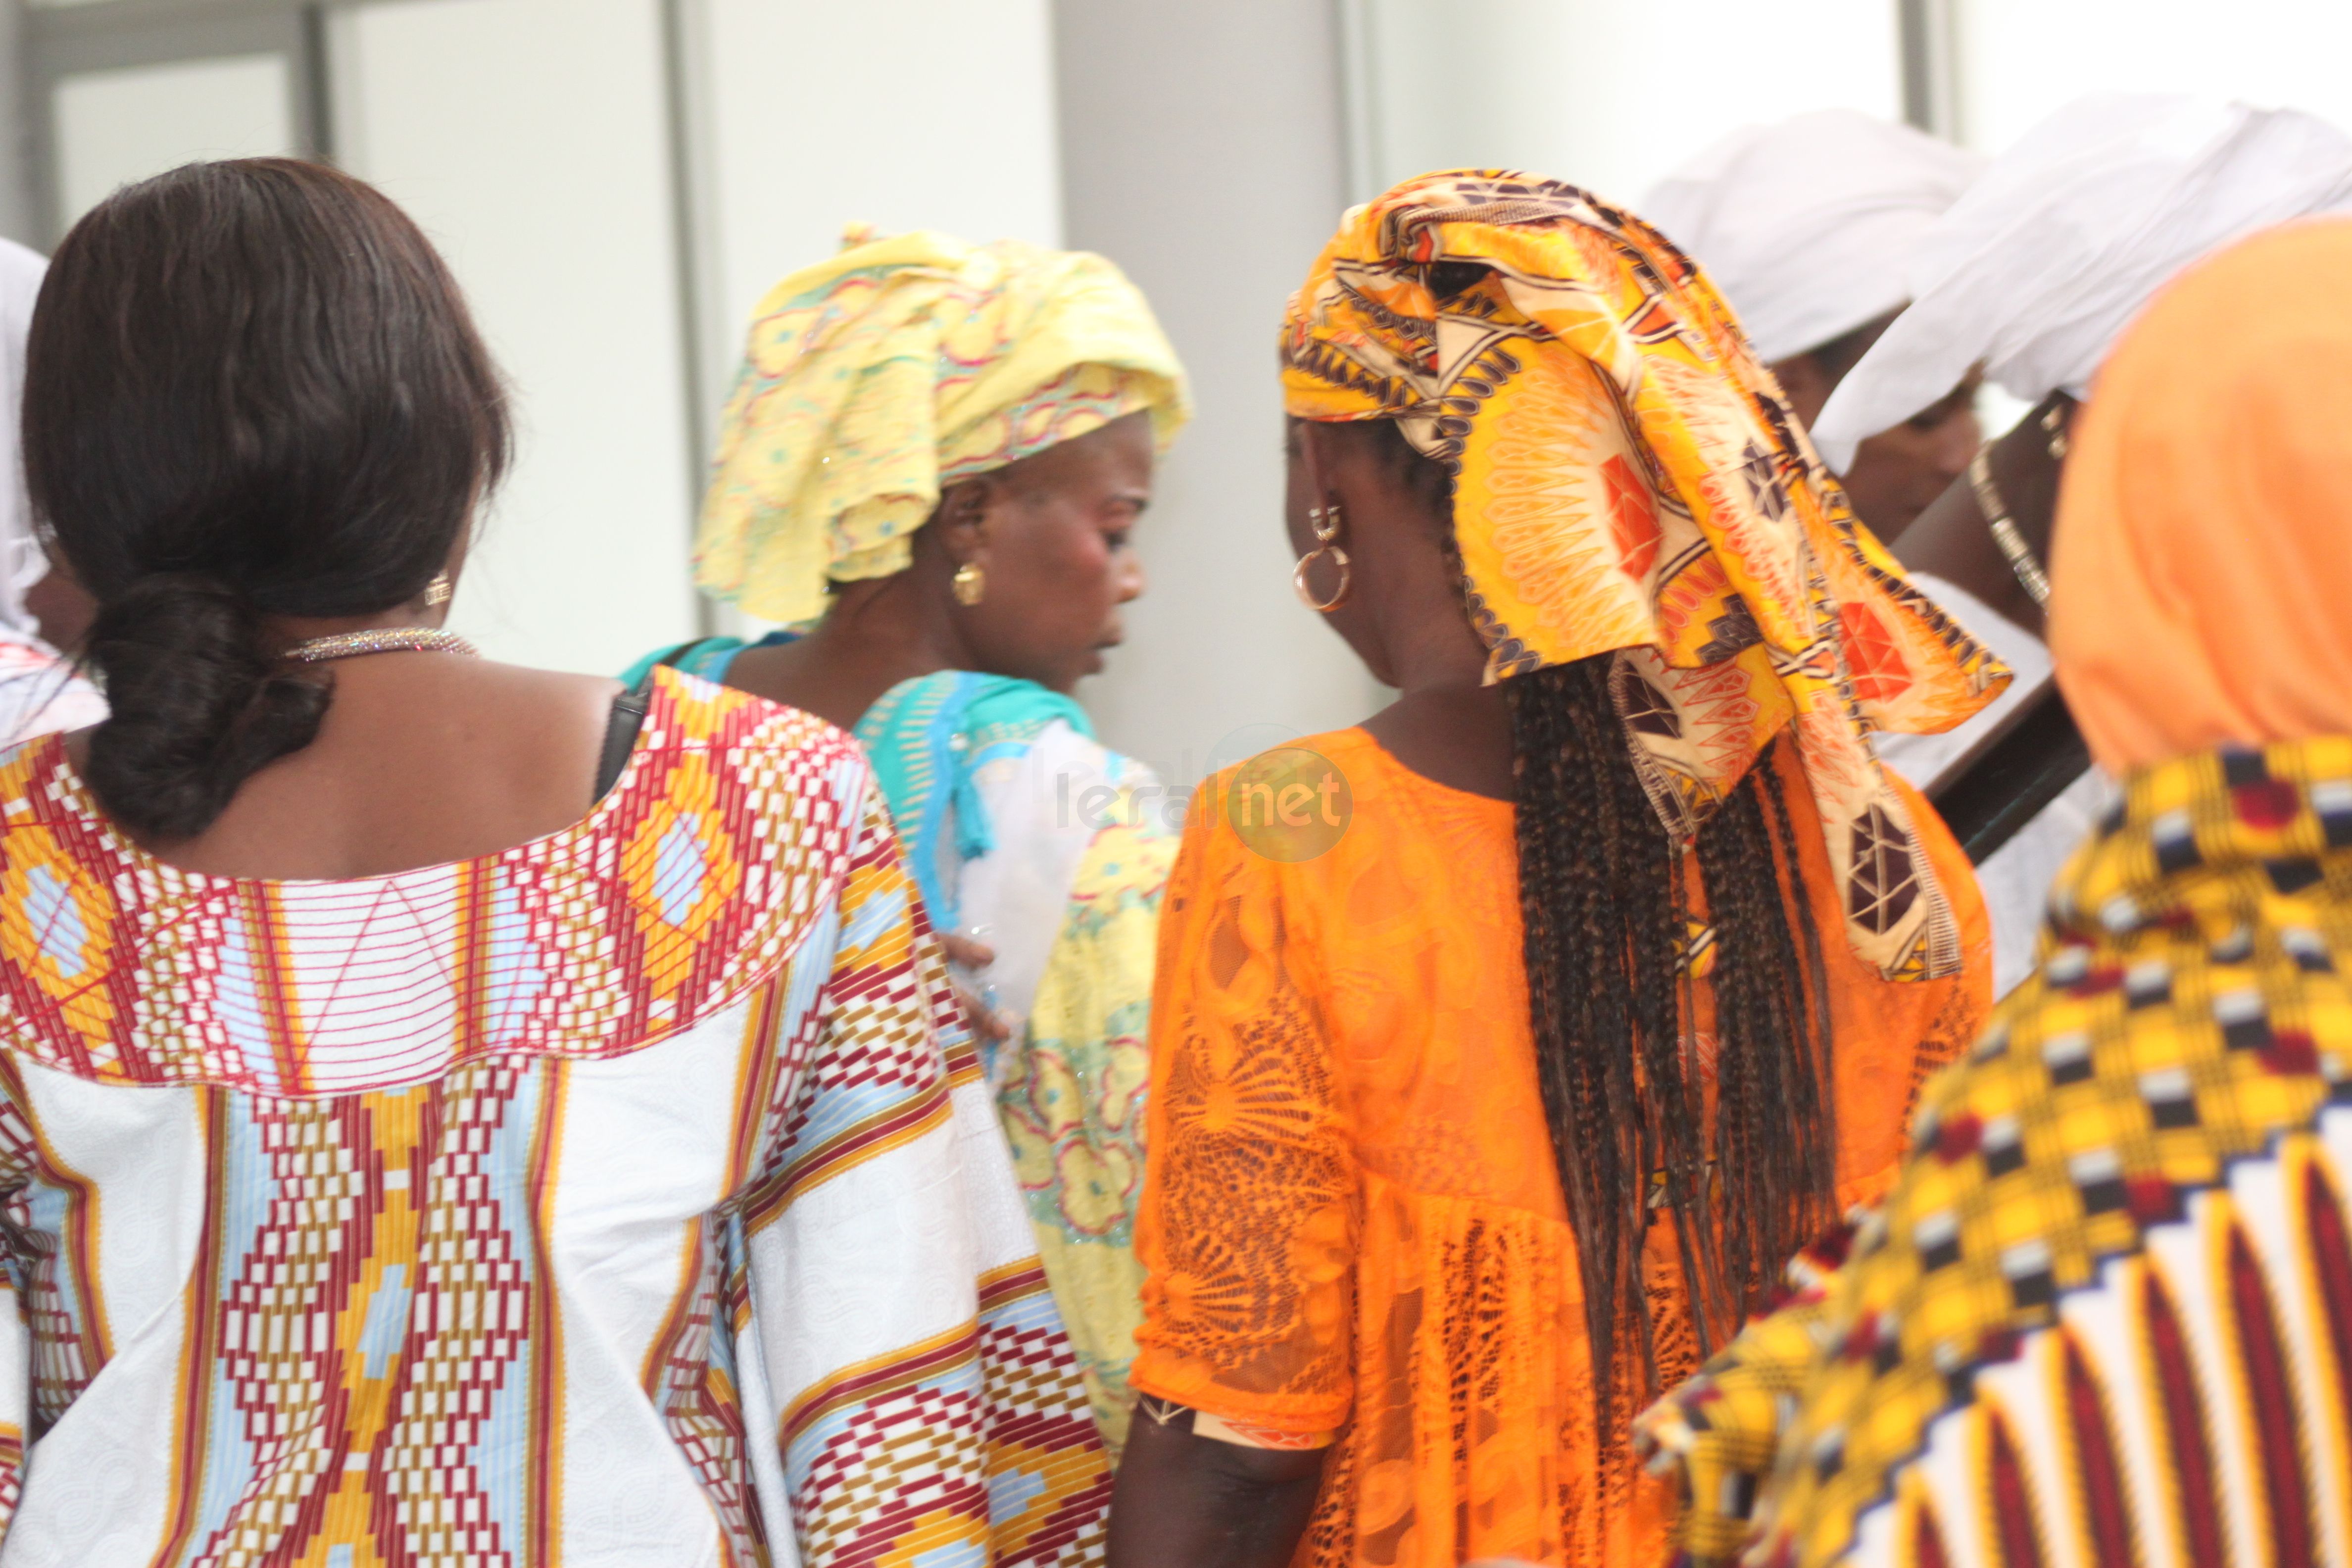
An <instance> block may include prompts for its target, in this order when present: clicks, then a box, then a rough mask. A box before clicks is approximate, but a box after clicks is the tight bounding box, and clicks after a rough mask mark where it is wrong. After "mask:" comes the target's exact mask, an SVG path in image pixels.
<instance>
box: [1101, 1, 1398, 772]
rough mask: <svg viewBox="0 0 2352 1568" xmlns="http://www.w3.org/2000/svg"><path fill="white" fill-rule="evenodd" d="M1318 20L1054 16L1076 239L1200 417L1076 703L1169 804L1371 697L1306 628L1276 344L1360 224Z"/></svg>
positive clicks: (1376, 700)
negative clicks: (1306, 288) (1163, 337)
mask: <svg viewBox="0 0 2352 1568" xmlns="http://www.w3.org/2000/svg"><path fill="white" fill-rule="evenodd" d="M1335 22H1336V18H1335V16H1334V15H1333V8H1332V7H1331V6H1329V5H1309V4H1305V3H1304V0H1286V3H1284V4H1269V3H1268V0H1185V3H1184V4H1182V5H1169V4H1166V3H1165V0H1059V3H1058V5H1056V8H1055V26H1056V47H1057V52H1058V57H1059V58H1058V69H1059V75H1060V80H1061V98H1062V158H1063V163H1064V167H1065V168H1066V171H1067V175H1068V178H1067V184H1066V200H1067V204H1068V205H1067V212H1068V224H1069V238H1070V243H1071V244H1072V245H1075V246H1079V247H1085V248H1087V249H1089V250H1098V251H1101V252H1103V253H1104V254H1105V255H1107V256H1108V257H1109V258H1111V259H1112V260H1114V261H1116V262H1118V264H1119V265H1120V266H1121V267H1122V268H1126V269H1127V272H1128V274H1129V276H1130V277H1132V278H1133V279H1135V281H1136V282H1137V283H1138V284H1139V285H1140V286H1141V288H1142V289H1143V291H1144V293H1145V294H1146V295H1148V296H1149V297H1150V300H1151V303H1152V306H1153V308H1154V309H1155V310H1157V311H1158V312H1159V314H1160V321H1161V322H1162V323H1163V324H1164V325H1165V326H1166V327H1167V329H1168V334H1169V336H1170V338H1171V339H1172V340H1173V341H1174V342H1175V345H1176V352H1177V353H1179V354H1181V356H1182V357H1183V360H1184V363H1185V366H1186V368H1187V369H1188V370H1189V371H1190V372H1191V373H1192V388H1193V394H1194V396H1195V399H1196V401H1197V403H1198V405H1199V416H1198V417H1197V418H1196V419H1195V420H1194V422H1193V424H1192V428H1191V429H1189V430H1187V431H1186V432H1185V433H1184V435H1183V436H1182V437H1180V438H1179V440H1178V441H1177V444H1176V449H1175V452H1174V454H1173V456H1172V457H1171V459H1170V460H1169V462H1168V463H1167V464H1166V465H1165V466H1164V468H1163V469H1162V471H1161V473H1160V480H1159V498H1158V500H1155V501H1154V503H1153V505H1152V508H1151V511H1150V514H1149V515H1148V516H1146V517H1145V519H1144V521H1143V523H1142V526H1141V527H1140V528H1139V530H1138V531H1137V533H1136V540H1137V545H1138V548H1139V550H1140V551H1141V552H1142V556H1143V563H1144V569H1145V572H1146V574H1147V576H1148V579H1149V583H1150V586H1149V589H1148V591H1147V593H1146V595H1145V596H1144V597H1143V598H1142V599H1141V600H1139V601H1138V602H1137V603H1136V604H1135V605H1131V606H1130V607H1129V611H1128V614H1127V628H1128V641H1127V646H1126V647H1121V648H1119V649H1118V650H1116V651H1115V652H1114V653H1112V654H1111V656H1110V661H1109V662H1110V668H1109V670H1108V673H1107V674H1105V675H1103V676H1101V677H1100V678H1098V679H1095V680H1091V681H1088V682H1087V685H1086V687H1085V688H1084V689H1082V691H1081V692H1080V696H1081V699H1082V700H1084V701H1085V702H1086V703H1087V706H1088V708H1090V709H1091V710H1093V711H1094V714H1095V717H1096V720H1097V723H1098V724H1099V726H1100V728H1101V731H1102V734H1103V738H1104V740H1105V742H1106V743H1108V744H1109V745H1112V746H1115V747H1118V748H1119V749H1120V750H1123V751H1126V752H1129V753H1131V754H1133V755H1136V756H1139V757H1142V758H1144V759H1145V760H1147V761H1149V762H1150V763H1152V764H1153V765H1154V766H1156V767H1158V768H1159V769H1160V772H1161V773H1162V775H1163V776H1165V777H1167V778H1168V780H1169V782H1171V783H1174V784H1191V783H1192V782H1194V781H1195V780H1196V779H1198V778H1199V777H1200V776H1201V775H1202V773H1204V772H1206V771H1208V770H1209V769H1211V768H1213V767H1216V766H1221V765H1223V764H1224V763H1231V762H1234V761H1238V760H1239V759H1240V758H1242V757H1244V756H1247V755H1249V754H1251V753H1253V752H1258V751H1262V750H1264V749H1265V748H1266V747H1268V746H1271V745H1276V744H1278V743H1280V742H1283V741H1285V740H1287V739H1289V738H1291V737H1293V736H1296V735H1297V734H1300V733H1303V732H1313V731H1320V730H1327V729H1332V728H1336V727H1338V726H1340V725H1343V724H1349V723H1353V722H1354V721H1357V720H1359V719H1360V718H1362V717H1364V716H1365V715H1366V714H1367V713H1369V712H1370V711H1371V710H1372V709H1374V708H1376V707H1378V706H1379V705H1380V703H1381V693H1380V689H1379V688H1378V687H1377V686H1376V685H1375V684H1374V683H1373V681H1372V679H1371V678H1370V676H1369V675H1367V674H1366V673H1365V672H1364V669H1363V667H1362V666H1361V665H1360V664H1359V663H1358V662H1357V661H1356V659H1355V657H1354V656H1353V655H1352V654H1350V653H1349V652H1348V650H1347V648H1346V647H1344V646H1343V645H1342V644H1341V643H1340V641H1339V638H1338V637H1334V636H1333V635H1332V634H1331V632H1330V629H1329V628H1328V627H1327V626H1324V625H1323V623H1322V617H1320V616H1317V615H1316V614H1315V613H1314V612H1313V611H1311V610H1308V609H1307V608H1306V607H1305V606H1303V605H1300V604H1299V603H1298V601H1297V597H1296V596H1295V595H1293V594H1292V592H1291V587H1290V569H1291V563H1292V555H1291V552H1290V547H1289V545H1288V543H1287V542H1286V540H1285V538H1284V536H1283V526H1282V498H1283V456H1282V436H1283V422H1282V397H1281V389H1280V386H1279V385H1278V384H1277V382H1276V369H1275V338H1276V331H1277V330H1278V329H1279V327H1280V325H1281V321H1282V309H1283V302H1284V300H1286V299H1287V298H1288V297H1289V294H1290V291H1291V290H1292V289H1296V288H1297V287H1298V285H1299V283H1300V282H1301V281H1303V280H1304V279H1305V278H1306V276H1307V267H1308V265H1309V264H1310V263H1312V262H1313V261H1314V259H1315V256H1316V253H1317V252H1318V250H1319V249H1320V248H1321V247H1322V245H1323V242H1324V241H1325V240H1326V239H1327V238H1328V237H1329V236H1330V233H1331V230H1332V228H1333V227H1334V226H1336V225H1337V224H1338V222H1339V213H1340V210H1341V208H1342V207H1343V206H1344V205H1345V204H1346V195H1345V193H1346V181H1347V177H1348V176H1347V174H1346V173H1345V163H1346V159H1345V154H1344V146H1343V122H1342V117H1341V110H1340V100H1339V37H1338V28H1337V26H1336V25H1335Z"/></svg>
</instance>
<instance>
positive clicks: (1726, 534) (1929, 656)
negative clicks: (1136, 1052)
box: [1283, 170, 2007, 979]
mask: <svg viewBox="0 0 2352 1568" xmlns="http://www.w3.org/2000/svg"><path fill="white" fill-rule="evenodd" d="M1439 262H1471V263H1475V264H1476V265H1477V266H1478V267H1479V268H1484V269H1485V270H1484V271H1483V272H1481V273H1479V274H1478V275H1477V279H1478V280H1477V281H1476V282H1475V283H1473V284H1471V285H1470V286H1469V287H1468V288H1467V289H1464V290H1463V291H1462V292H1459V293H1455V294H1452V295H1449V296H1447V297H1445V298H1444V299H1442V300H1441V299H1439V298H1437V297H1435V296H1434V295H1433V293H1432V292H1431V287H1430V268H1431V265H1432V264H1433V263H1439ZM1283 385H1284V390H1285V394H1286V404H1287V405H1288V408H1289V411H1290V412H1291V413H1292V414H1293V415H1295V416H1298V417H1301V418H1306V419H1322V420H1355V419H1393V420H1395V421H1397V423H1398V426H1399V427H1400V428H1401V429H1402V432H1403V434H1404V436H1405V438H1406V439H1407V440H1409V441H1411V442H1412V445H1413V446H1414V447H1416V448H1418V449H1419V450H1420V451H1421V452H1423V454H1425V455H1426V456H1428V457H1430V458H1434V459H1436V460H1437V461H1438V462H1440V463H1441V464H1443V465H1444V467H1445V468H1447V469H1448V470H1449V471H1450V472H1451V473H1452V474H1453V476H1454V537H1455V542H1456V543H1457V545H1458V546H1459V548H1460V551H1461V555H1462V563H1463V566H1464V568H1465V574H1466V576H1467V578H1468V585H1467V591H1468V596H1469V601H1470V613H1471V617H1472V620H1473V622H1474V624H1475V626H1477V628H1478V631H1479V633H1480V635H1481V636H1482V637H1485V639H1486V644H1487V647H1489V648H1490V649H1491V650H1492V654H1491V657H1490V659H1489V663H1488V666H1487V673H1488V679H1506V678H1508V677H1511V676H1515V675H1518V674H1521V673H1523V672H1526V671H1528V670H1532V669H1536V668H1541V667H1543V666H1545V665H1554V664H1565V663H1569V662H1570V661H1572V660H1576V659H1581V658H1589V657H1591V656H1593V655H1596V654H1603V653H1610V652H1615V653H1616V654H1617V655H1618V658H1617V660H1616V664H1615V668H1614V670H1613V672H1612V690H1613V691H1614V694H1615V696H1616V700H1617V707H1618V711H1619V714H1620V715H1621V717H1622V719H1623V720H1624V721H1625V725H1626V731H1627V735H1628V738H1629V741H1630V743H1631V745H1632V750H1633V758H1634V762H1635V764H1636V766H1637V767H1638V768H1639V770H1640V772H1641V773H1642V775H1643V782H1644V784H1645V785H1646V786H1647V787H1648V790H1649V794H1650V798H1651V800H1652V801H1653V803H1654V805H1656V807H1657V810H1658V813H1659V816H1660V818H1661V820H1663V821H1664V823H1665V825H1666V826H1667V830H1668V831H1669V832H1670V833H1673V834H1675V835H1676V836H1677V837H1687V836H1688V835H1689V834H1691V833H1693V832H1695V831H1696V827H1697V826H1698V824H1699V823H1700V822H1701V821H1702V820H1703V819H1704V818H1705V816H1706V815H1707V813H1708V812H1710V811H1711V810H1713V808H1714V807H1715V806H1716V805H1717V804H1718V803H1719V802H1721V801H1722V800H1723V799H1724V798H1725V796H1726V795H1728V793H1729V792H1730V790H1731V789H1732V787H1733V786H1734V785H1735V784H1738V781H1739V779H1740V777H1741V775H1743V774H1744V773H1746V772H1747V771H1748V767H1749V766H1750V764H1752V763H1754V762H1755V760H1756V758H1757V757H1758V756H1759V755H1760V754H1761V752H1763V750H1764V748H1765V746H1766V745H1767V744H1768V743H1769V742H1770V741H1771V740H1772V738H1773V737H1774V736H1775V735H1777V734H1779V733H1780V731H1782V730H1784V729H1789V730H1793V731H1794V732H1795V735H1796V742H1797V746H1798V751H1799V755H1800V757H1801V760H1802V762H1803V763H1804V769H1805V774H1806V777H1807V780H1808V782H1809V783H1810V784H1811V790H1812V795H1813V799H1814V803H1815V805H1816V806H1817V807H1818V809H1819V812H1820V816H1821V827H1822V833H1823V834H1824V835H1825V837H1826V838H1827V841H1828V847H1829V859H1830V864H1831V865H1832V867H1833V868H1836V870H1837V875H1838V879H1839V885H1840V888H1841V889H1842V892H1843V904H1844V909H1843V919H1844V922H1845V927H1846V931H1847V935H1848V938H1849V940H1850V941H1851V942H1852V943H1853V948H1854V951H1855V952H1857V953H1858V954H1860V955H1861V956H1862V957H1863V958H1864V959H1865V960H1866V961H1868V962H1871V963H1874V964H1876V965H1877V967H1878V969H1879V970H1880V972H1881V973H1885V974H1886V975H1887V976H1889V977H1890V978H1898V979H1917V978H1925V977H1927V976H1930V975H1938V974H1944V973H1950V972H1951V971H1952V970H1953V969H1954V968H1956V967H1957V966H1958V963H1959V962H1960V953H1959V946H1958V938H1957V935H1956V931H1955V928H1954V925H1953V921H1952V917H1951V913H1950V910H1949V908H1948V905H1947V903H1946V901H1945V899H1944V897H1943V894H1942V892H1941V890H1940V889H1938V888H1937V885H1936V881H1935V877H1934V873H1933V872H1932V871H1931V870H1930V869H1929V867H1928V863H1927V855H1926V853H1925V851H1924V850H1923V849H1922V848H1921V847H1920V846H1919V843H1918V841H1917V838H1916V834H1915V833H1914V831H1913V827H1912V824H1911V816H1910V811H1909V808H1908V807H1907V806H1906V804H1905V801H1904V798H1903V796H1902V795H1901V793H1900V792H1899V791H1898V790H1897V789H1896V788H1895V786H1894V784H1892V783H1891V782H1890V781H1889V780H1888V778H1887V777H1886V775H1885V773H1882V772H1881V771H1880V769H1879V766H1878V763H1877V762H1876V761H1875V759H1874V758H1873V756H1872V755H1871V751H1870V745H1869V742H1868V741H1867V739H1866V738H1865V736H1866V732H1867V731H1869V730H1870V729H1872V728H1873V727H1876V726H1884V727H1886V728H1889V729H1896V730H1937V729H1942V728H1947V727H1948V726H1950V725H1952V724H1955V723H1958V721H1960V720H1962V719H1964V718H1966V717H1967V716H1968V715H1969V714H1970V713H1972V712H1974V711H1975V710H1977V709H1978V708H1979V707H1981V706H1982V705H1983V704H1984V703H1985V702H1986V701H1988V700H1990V698H1991V697H1992V696H1993V695H1994V694H1995V693H1996V692H1998V691H1999V690H2000V687H2001V686H2003V685H2005V684H2006V682H2007V672H2006V671H2005V670H2003V669H2002V668H2001V667H2000V663H1999V662H1998V661H1997V660H1995V659H1994V658H1992V657H1991V656H1990V654H1988V653H1986V652H1985V651H1984V649H1982V648H1981V647H1978V645H1977V644H1976V643H1975V642H1974V641H1973V640H1972V639H1971V638H1969V636H1968V634H1967V633H1965V632H1964V631H1962V630H1961V629H1960V628H1959V627H1958V626H1956V625H1955V624H1953V623H1952V622H1951V621H1949V620H1948V619H1947V618H1946V617H1945V616H1944V615H1943V614H1942V613H1941V612H1940V611H1938V610H1937V609H1936V607H1935V606H1934V605H1932V604H1931V603H1929V602H1928V601H1927V599H1926V598H1924V597H1923V596H1922V595H1919V594H1917V593H1916V592H1914V591H1913V590H1912V589H1911V588H1910V586H1909V585H1908V584H1906V583H1905V581H1904V580H1903V577H1902V574H1901V572H1900V569H1899V568H1897V567H1896V565H1895V563H1894V561H1893V559H1892V558H1891V557H1890V556H1888V555H1887V553H1886V552H1885V549H1884V547H1882V546H1881V545H1880V544H1879V543H1878V542H1877V541H1876V540H1875V539H1874V538H1872V537H1871V535H1870V533H1869V531H1867V530H1866V529H1864V527H1863V526H1862V525H1861V524H1860V523H1859V522H1857V521H1855V520H1854V517H1853V513H1852V511H1850V510H1848V509H1847V507H1846V504H1845V500H1844V495H1843V492H1842V491H1841V490H1840V489H1838V486H1837V481H1836V480H1835V479H1832V478H1831V477H1830V476H1829V474H1828V473H1827V472H1826V471H1825V470H1824V469H1823V468H1822V467H1821V464H1820V462H1819V460H1818V459H1816V458H1814V456H1813V453H1812V449H1811V447H1809V446H1807V445H1806V443H1805V440H1804V437H1803V436H1802V434H1801V433H1800V432H1799V430H1798V428H1797V426H1796V423H1795V420H1794V418H1793V416H1791V415H1790V412H1789V409H1788V405H1786V404H1785V403H1784V402H1783V401H1782V400H1781V398H1780V393H1779V391H1778V389H1777V388H1776V387H1775V386H1774V384H1773V383H1772V379H1771V377H1770V375H1769V374H1767V373H1766V372H1765V371H1764V370H1763V368H1762V367H1761V366H1759V364H1758V363H1756V360H1755V357H1754V355H1753V354H1752V353H1750V352H1749V350H1748V344H1747V342H1746V341H1745V340H1744V339H1742V338H1741V336H1740V334H1739V327H1738V322H1737V321H1734V320H1733V319H1732V316H1731V313H1730V311H1728V310H1726V309H1725V308H1724V305H1723V301H1722V300H1719V299H1718V298H1717V296H1716V292H1715V290H1714V289H1712V288H1711V287H1709V285H1708V284H1707V281H1706V279H1705V278H1704V277H1703V276H1702V275H1701V274H1700V273H1699V272H1698V270H1697V269H1696V268H1694V267H1693V266H1692V265H1691V264H1690V262H1689V261H1688V260H1687V259H1685V258H1684V257H1683V256H1682V254H1681V253H1680V252H1678V251H1676V250H1675V248H1674V247H1673V246H1671V245H1669V244H1668V243H1666V242H1665V240H1664V238H1663V237H1660V236H1659V235H1658V233H1657V232H1656V231H1655V230H1654V229H1652V228H1651V227H1650V226H1648V225H1646V224H1644V223H1643V222H1642V221H1641V220H1640V219H1638V218H1634V217H1632V216H1628V215H1626V214H1623V213H1621V212H1618V211H1616V210H1614V209H1612V208H1611V207H1608V206H1606V205H1602V204H1601V202H1600V201H1599V200H1598V199H1597V198H1595V197H1593V196H1591V195H1587V194H1586V193H1585V192H1583V191H1580V190H1578V189H1577V188H1575V187H1574V186H1571V185H1563V184H1557V183H1555V182H1552V181H1549V180H1543V179H1538V178H1536V177H1535V176H1532V175H1528V174H1510V173H1504V172H1499V171H1491V170H1458V171H1454V172H1451V173H1446V174H1425V175H1423V176H1421V177H1420V178H1418V179H1415V180H1409V181H1407V182H1406V183H1404V184H1402V185H1399V186H1397V187H1396V188H1395V189H1394V190H1391V191H1390V192H1389V193H1388V194H1387V195H1383V196H1381V197H1380V198H1379V199H1378V200H1376V201H1374V202H1372V203H1371V204H1370V205H1367V206H1362V207H1358V208H1356V209H1355V210H1353V211H1352V212H1350V213H1349V215H1348V217H1347V219H1346V221H1345V222H1344V224H1343V225H1342V226H1341V227H1340V230H1339V234H1338V235H1337V236H1335V237H1333V239H1332V240H1331V243H1330V244H1329V245H1328V246H1327V247H1325V248H1324V251H1323V254H1322V256H1321V258H1318V261H1317V262H1316V265H1315V270H1314V272H1313V273H1312V274H1311V275H1310V276H1309V277H1308V279H1307V284H1306V287H1304V288H1303V289H1300V290H1299V291H1298V293H1297V295H1295V296H1294V297H1293V298H1292V300H1291V302H1290V311H1289V315H1288V318H1287V321H1286V323H1285V328H1284V334H1283Z"/></svg>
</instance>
